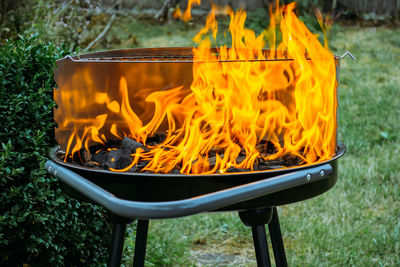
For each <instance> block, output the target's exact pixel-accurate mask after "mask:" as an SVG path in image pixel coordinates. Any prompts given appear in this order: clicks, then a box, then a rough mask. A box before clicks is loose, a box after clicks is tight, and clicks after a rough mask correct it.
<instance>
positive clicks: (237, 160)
mask: <svg viewBox="0 0 400 267" xmlns="http://www.w3.org/2000/svg"><path fill="white" fill-rule="evenodd" d="M245 159H246V156H239V157H237V158H236V163H242V162H243V160H245Z"/></svg>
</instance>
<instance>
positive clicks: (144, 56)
mask: <svg viewBox="0 0 400 267" xmlns="http://www.w3.org/2000/svg"><path fill="white" fill-rule="evenodd" d="M192 49H193V47H157V48H131V49H116V50H106V51H100V52H92V53H85V54H81V55H77V56H69V55H68V56H66V57H64V58H62V59H59V60H57V61H56V62H57V63H59V62H61V61H63V60H70V61H72V62H74V63H205V62H227V63H229V62H280V61H294V59H292V58H288V57H287V51H280V53H282V54H283V55H284V56H283V57H282V58H278V56H277V53H278V51H277V50H273V51H274V52H275V53H274V58H266V59H256V58H255V59H236V60H193V54H192ZM228 49H230V48H228ZM241 50H243V51H244V50H246V49H245V48H243V49H241ZM211 51H212V52H215V53H217V52H218V48H211ZM263 52H265V55H267V54H268V53H270V52H271V50H269V49H263ZM305 56H306V58H307V60H311V58H309V57H308V54H307V53H306V54H305ZM334 59H335V60H338V59H340V57H338V56H335V55H334Z"/></svg>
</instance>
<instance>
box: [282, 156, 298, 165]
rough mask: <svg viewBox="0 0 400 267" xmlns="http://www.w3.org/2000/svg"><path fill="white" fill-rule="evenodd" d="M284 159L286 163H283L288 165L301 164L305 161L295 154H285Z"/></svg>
mask: <svg viewBox="0 0 400 267" xmlns="http://www.w3.org/2000/svg"><path fill="white" fill-rule="evenodd" d="M282 160H283V161H284V163H283V164H282V165H284V166H286V167H291V166H297V165H301V163H303V161H302V160H301V159H300V158H298V157H296V156H294V155H285V156H283V157H282Z"/></svg>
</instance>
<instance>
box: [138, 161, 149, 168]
mask: <svg viewBox="0 0 400 267" xmlns="http://www.w3.org/2000/svg"><path fill="white" fill-rule="evenodd" d="M149 162H150V161H148V160H144V161H141V162H139V163H138V164H137V168H138V170H141V169H143V168H144V167H146V165H147V164H149Z"/></svg>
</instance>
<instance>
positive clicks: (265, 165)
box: [255, 159, 283, 171]
mask: <svg viewBox="0 0 400 267" xmlns="http://www.w3.org/2000/svg"><path fill="white" fill-rule="evenodd" d="M282 167H283V166H281V165H280V161H279V160H269V161H264V160H262V159H260V160H259V161H258V164H257V165H256V166H255V169H257V170H259V171H265V170H275V169H281V168H282Z"/></svg>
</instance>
